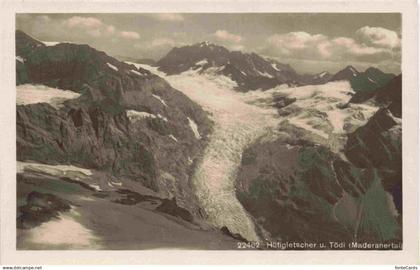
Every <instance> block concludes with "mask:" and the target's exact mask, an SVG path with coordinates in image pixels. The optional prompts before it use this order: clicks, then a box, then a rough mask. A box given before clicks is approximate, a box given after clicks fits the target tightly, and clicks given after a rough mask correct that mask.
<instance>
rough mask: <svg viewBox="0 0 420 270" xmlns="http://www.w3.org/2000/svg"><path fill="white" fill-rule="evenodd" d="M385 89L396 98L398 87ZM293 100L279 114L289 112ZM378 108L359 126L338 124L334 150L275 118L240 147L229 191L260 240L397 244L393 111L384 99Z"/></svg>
mask: <svg viewBox="0 0 420 270" xmlns="http://www.w3.org/2000/svg"><path fill="white" fill-rule="evenodd" d="M394 83H395V82H391V83H390V85H392V84H394ZM298 89H299V88H296V89H295V91H297V90H298ZM380 92H382V91H380ZM392 93H393V94H394V97H395V100H398V98H396V96H399V97H400V96H401V85H399V90H398V88H397V89H394V92H392ZM399 100H400V99H399ZM296 102H297V101H293V100H292V101H291V102H287V103H285V104H283V106H280V112H282V111H283V112H285V111H288V113H287V114H290V112H294V111H296V109H292V106H293V104H295V103H296ZM361 105H362V104H361ZM363 105H364V104H363ZM351 106H352V105H349V107H350V108H351ZM382 106H383V107H382V108H380V109H378V110H377V111H376V113H375V114H374V115H373V116H372V117H370V118H369V120H368V121H367V122H366V124H364V125H361V126H359V127H358V128H356V129H354V128H353V129H347V131H346V130H344V131H345V133H344V136H345V137H346V139H345V141H344V144H343V147H340V148H334V147H331V144H330V143H328V141H322V140H320V139H319V137H317V136H314V134H313V135H311V134H310V133H308V127H307V126H306V130H305V129H302V128H300V129H296V128H293V129H292V128H291V126H290V124H293V122H290V124H287V125H285V123H284V122H283V123H281V124H280V129H279V133H278V134H277V135H275V136H273V135H271V136H262V137H261V138H260V139H259V140H258V141H257V142H255V143H254V144H253V145H251V146H250V147H249V148H248V149H246V150H245V152H244V153H243V155H242V163H241V167H240V169H239V173H238V176H237V179H236V194H237V197H238V199H239V201H240V202H241V203H242V205H243V206H244V208H245V209H246V210H247V211H248V212H249V213H250V215H251V216H252V217H253V219H254V222H255V224H257V228H258V232H259V235H260V237H261V238H262V239H267V240H279V241H298V242H315V243H318V244H321V243H325V244H326V246H325V247H324V248H327V249H328V248H331V247H330V246H329V243H328V242H329V241H338V242H346V243H350V242H352V241H358V242H363V241H368V242H385V243H397V244H398V243H401V241H402V233H401V231H402V229H401V228H402V224H401V222H402V219H401V217H402V205H401V204H402V199H401V187H402V182H401V181H402V175H401V166H402V163H401V162H402V157H401V138H402V137H401V119H400V117H401V115H400V114H399V115H398V113H395V111H394V110H393V109H392V108H393V107H394V106H396V105H392V103H391V104H389V103H386V102H384V103H382ZM349 107H347V108H343V110H348V109H349ZM392 111H394V113H393V112H392ZM283 114H284V113H283ZM287 114H286V115H287ZM354 116H357V114H354ZM286 127H287V128H286ZM302 127H305V126H302ZM293 130H295V131H293ZM291 132H293V133H291ZM332 136H333V133H331V134H329V135H328V137H329V140H331V139H333V137H332ZM400 248H401V247H400Z"/></svg>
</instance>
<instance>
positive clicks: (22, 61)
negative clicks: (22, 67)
mask: <svg viewBox="0 0 420 270" xmlns="http://www.w3.org/2000/svg"><path fill="white" fill-rule="evenodd" d="M16 60H18V61H19V62H21V63H24V62H25V60H24V59H23V58H22V57H21V56H19V55H18V56H16Z"/></svg>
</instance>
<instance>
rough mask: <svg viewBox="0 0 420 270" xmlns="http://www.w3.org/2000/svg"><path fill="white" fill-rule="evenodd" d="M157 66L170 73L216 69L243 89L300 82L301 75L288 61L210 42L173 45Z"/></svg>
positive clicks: (264, 87) (212, 70) (215, 70)
mask: <svg viewBox="0 0 420 270" xmlns="http://www.w3.org/2000/svg"><path fill="white" fill-rule="evenodd" d="M157 66H159V70H161V71H163V72H165V73H167V74H169V75H171V74H179V73H182V72H185V71H188V70H198V69H199V70H200V72H209V71H211V72H216V73H217V74H220V75H225V76H227V77H229V78H230V79H231V80H233V81H235V82H236V83H237V84H238V89H239V90H240V91H248V90H255V89H269V88H272V87H274V86H276V85H279V84H289V85H292V84H294V85H296V84H300V76H299V75H298V74H297V73H296V71H295V70H294V69H293V68H292V67H290V66H289V65H286V64H282V63H279V62H277V61H275V60H272V59H265V58H263V57H261V56H259V55H257V54H255V53H242V52H240V51H229V50H227V49H226V48H225V47H222V46H218V45H215V44H212V43H209V42H201V43H197V44H194V45H191V46H184V47H181V48H174V49H172V50H171V51H170V52H169V53H168V54H167V55H166V56H165V57H163V58H162V59H160V60H159V61H158V62H157Z"/></svg>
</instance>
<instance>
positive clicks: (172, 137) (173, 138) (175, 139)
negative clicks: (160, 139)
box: [169, 134, 178, 142]
mask: <svg viewBox="0 0 420 270" xmlns="http://www.w3.org/2000/svg"><path fill="white" fill-rule="evenodd" d="M169 138H171V139H172V140H174V141H176V142H178V139H177V138H175V136H174V135H172V134H171V135H169Z"/></svg>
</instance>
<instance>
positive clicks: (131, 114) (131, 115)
mask: <svg viewBox="0 0 420 270" xmlns="http://www.w3.org/2000/svg"><path fill="white" fill-rule="evenodd" d="M126 114H127V117H128V119H129V120H130V121H132V122H136V121H138V120H142V119H145V118H156V115H154V114H151V113H148V112H139V111H136V110H127V111H126Z"/></svg>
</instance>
